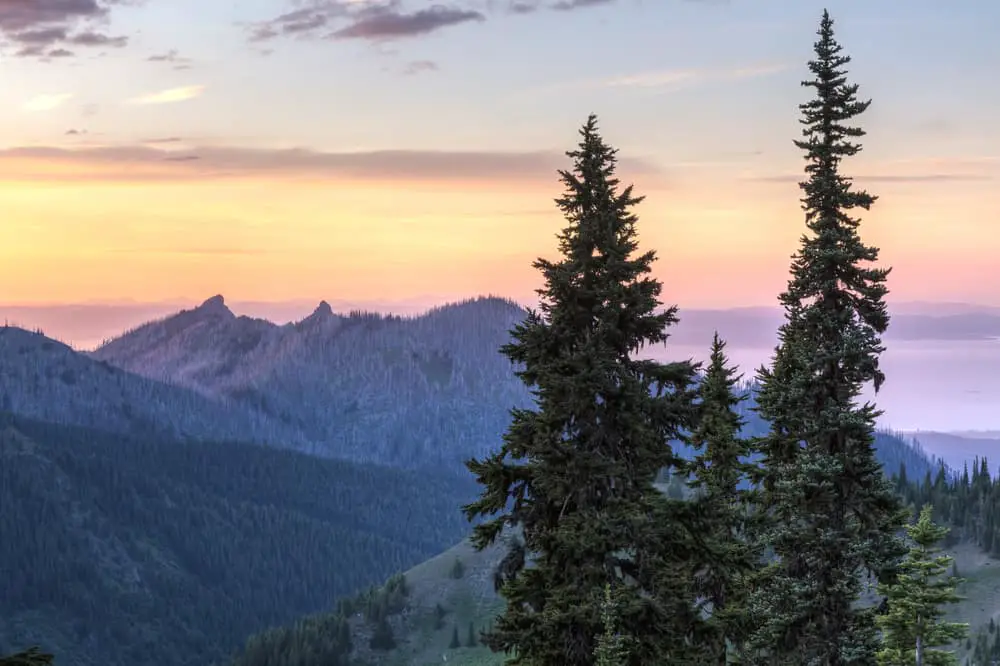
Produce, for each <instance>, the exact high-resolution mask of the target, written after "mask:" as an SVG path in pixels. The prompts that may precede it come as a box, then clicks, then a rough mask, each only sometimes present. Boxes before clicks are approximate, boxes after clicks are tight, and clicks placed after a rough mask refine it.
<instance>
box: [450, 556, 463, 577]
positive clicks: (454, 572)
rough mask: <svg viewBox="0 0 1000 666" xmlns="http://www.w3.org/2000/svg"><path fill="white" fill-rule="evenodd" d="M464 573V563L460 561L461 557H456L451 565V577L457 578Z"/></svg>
mask: <svg viewBox="0 0 1000 666" xmlns="http://www.w3.org/2000/svg"><path fill="white" fill-rule="evenodd" d="M464 575H465V564H463V563H462V558H460V557H456V558H455V563H454V564H453V565H452V566H451V577H452V578H454V579H456V580H458V579H459V578H461V577H462V576H464Z"/></svg>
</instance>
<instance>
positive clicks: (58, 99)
mask: <svg viewBox="0 0 1000 666" xmlns="http://www.w3.org/2000/svg"><path fill="white" fill-rule="evenodd" d="M72 97H73V93H56V94H52V95H37V96H35V97H32V98H31V99H29V100H28V101H27V102H25V103H24V110H25V111H50V110H52V109H54V108H56V107H58V106H62V105H63V104H65V103H66V102H68V101H69V100H70V99H72Z"/></svg>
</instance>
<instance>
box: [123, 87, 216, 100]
mask: <svg viewBox="0 0 1000 666" xmlns="http://www.w3.org/2000/svg"><path fill="white" fill-rule="evenodd" d="M203 92H205V86H181V87H180V88H168V89H167V90H161V91H159V92H155V93H149V94H148V95H141V96H139V97H133V98H132V99H130V100H129V103H130V104H139V105H145V104H172V103H174V102H185V101H187V100H189V99H194V98H195V97H200V96H201V94H202V93H203Z"/></svg>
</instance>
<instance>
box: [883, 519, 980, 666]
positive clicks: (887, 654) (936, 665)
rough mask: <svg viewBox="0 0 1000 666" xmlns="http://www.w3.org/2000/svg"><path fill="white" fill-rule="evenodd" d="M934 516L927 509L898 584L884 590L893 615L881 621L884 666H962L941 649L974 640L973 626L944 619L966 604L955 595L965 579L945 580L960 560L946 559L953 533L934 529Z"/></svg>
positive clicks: (911, 528)
mask: <svg viewBox="0 0 1000 666" xmlns="http://www.w3.org/2000/svg"><path fill="white" fill-rule="evenodd" d="M932 511H933V508H932V507H931V506H930V505H927V506H925V507H924V508H923V509H922V510H921V511H920V518H919V519H918V520H917V522H916V524H914V525H910V526H908V527H907V528H906V531H907V532H908V533H909V536H910V540H911V541H912V542H913V545H912V547H911V548H910V552H909V554H907V556H906V559H904V560H903V563H902V564H901V565H900V567H899V576H898V579H897V580H896V581H894V582H893V583H892V584H882V585H879V593H880V594H884V595H885V596H886V598H887V599H888V604H889V611H888V613H886V614H885V615H882V616H880V617H878V618H877V622H878V626H879V628H880V629H881V630H882V636H883V638H882V644H883V646H882V650H881V651H880V652H879V654H878V663H879V666H958V657H957V656H956V655H955V653H954V652H952V651H951V650H940V649H936V648H940V647H943V646H947V645H951V644H953V643H957V642H958V641H960V640H962V639H963V638H966V637H967V636H968V635H969V625H967V624H964V623H958V622H946V621H944V619H943V618H944V615H945V610H944V607H945V605H946V604H954V603H958V602H959V601H961V597H959V596H958V595H957V594H956V593H955V587H956V586H957V585H958V584H959V583H960V582H961V579H960V578H957V577H955V576H946V575H945V573H946V572H947V571H948V568H949V567H950V566H952V565H953V564H954V558H952V557H949V556H947V555H941V554H940V553H941V548H940V545H939V544H940V543H941V541H942V540H943V539H944V538H945V536H947V534H948V531H949V530H948V528H947V527H943V526H939V525H935V524H934V522H933V521H932V519H931V518H932ZM992 622H993V620H992V619H990V623H991V624H990V627H991V629H992V627H993V625H992Z"/></svg>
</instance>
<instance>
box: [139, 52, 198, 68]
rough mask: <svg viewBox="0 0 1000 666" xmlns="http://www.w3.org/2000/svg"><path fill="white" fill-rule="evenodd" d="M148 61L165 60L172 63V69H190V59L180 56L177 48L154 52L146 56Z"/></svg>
mask: <svg viewBox="0 0 1000 666" xmlns="http://www.w3.org/2000/svg"><path fill="white" fill-rule="evenodd" d="M146 60H147V61H149V62H165V63H170V64H171V65H173V67H174V69H178V70H180V69H191V59H190V58H185V57H183V56H181V54H180V53H179V52H178V51H177V49H170V50H169V51H166V52H164V53H154V54H153V55H151V56H149V57H148V58H146Z"/></svg>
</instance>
